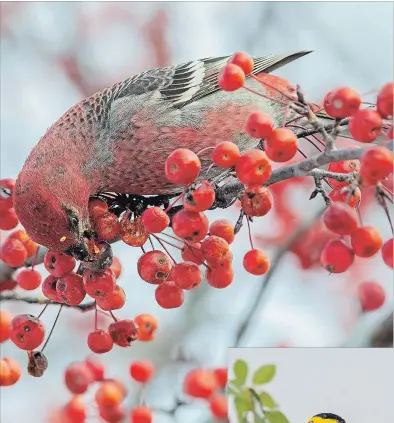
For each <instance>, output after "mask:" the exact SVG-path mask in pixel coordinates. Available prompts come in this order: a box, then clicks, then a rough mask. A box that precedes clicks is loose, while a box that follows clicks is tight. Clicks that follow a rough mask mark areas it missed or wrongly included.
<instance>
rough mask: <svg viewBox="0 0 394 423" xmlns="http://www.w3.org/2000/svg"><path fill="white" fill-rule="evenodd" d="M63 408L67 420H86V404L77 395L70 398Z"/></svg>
mask: <svg viewBox="0 0 394 423" xmlns="http://www.w3.org/2000/svg"><path fill="white" fill-rule="evenodd" d="M63 410H64V415H65V417H66V419H67V421H69V422H70V423H84V422H85V420H86V414H87V413H86V405H85V403H84V402H83V400H82V398H81V397H79V396H74V397H73V398H71V400H70V401H69V402H68V403H67V404H66V405H65V406H64V408H63Z"/></svg>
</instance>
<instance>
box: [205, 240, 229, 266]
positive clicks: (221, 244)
mask: <svg viewBox="0 0 394 423" xmlns="http://www.w3.org/2000/svg"><path fill="white" fill-rule="evenodd" d="M201 249H202V253H203V255H204V258H205V260H206V261H207V262H209V263H210V265H211V266H213V267H218V266H220V264H221V263H222V261H223V258H225V257H226V256H228V252H229V250H230V246H229V245H228V242H227V241H226V240H225V239H223V238H221V237H219V236H215V235H210V236H208V237H206V238H205V239H204V241H203V242H202V243H201ZM231 260H232V257H231ZM231 260H230V262H231Z"/></svg>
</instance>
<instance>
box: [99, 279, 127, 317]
mask: <svg viewBox="0 0 394 423" xmlns="http://www.w3.org/2000/svg"><path fill="white" fill-rule="evenodd" d="M125 302H126V293H125V292H124V289H123V288H122V287H120V286H119V285H115V289H114V290H113V291H112V292H110V293H109V294H107V295H104V296H103V297H97V298H96V303H97V305H98V306H99V307H100V308H101V310H105V311H110V310H119V309H120V308H122V307H123V306H124V304H125Z"/></svg>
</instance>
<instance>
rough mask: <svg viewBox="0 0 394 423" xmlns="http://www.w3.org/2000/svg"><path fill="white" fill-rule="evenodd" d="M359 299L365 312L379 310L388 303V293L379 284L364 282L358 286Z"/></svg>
mask: <svg viewBox="0 0 394 423" xmlns="http://www.w3.org/2000/svg"><path fill="white" fill-rule="evenodd" d="M358 298H359V300H360V303H361V308H362V310H363V311H364V312H366V311H375V310H378V309H379V308H380V307H382V305H383V304H384V303H385V301H386V293H385V291H384V289H383V287H382V286H381V285H380V284H379V283H377V282H362V283H361V284H360V285H359V286H358Z"/></svg>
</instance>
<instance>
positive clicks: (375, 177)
mask: <svg viewBox="0 0 394 423" xmlns="http://www.w3.org/2000/svg"><path fill="white" fill-rule="evenodd" d="M392 172H393V153H392V152H391V151H390V150H389V149H388V148H386V147H374V148H371V149H370V150H367V151H365V152H364V154H363V155H362V156H361V169H360V176H361V178H362V179H363V182H364V179H366V180H367V181H369V185H375V184H377V183H378V182H379V181H381V180H382V179H385V178H387V177H388V176H389V175H390V173H392Z"/></svg>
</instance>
